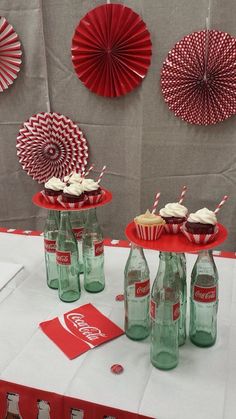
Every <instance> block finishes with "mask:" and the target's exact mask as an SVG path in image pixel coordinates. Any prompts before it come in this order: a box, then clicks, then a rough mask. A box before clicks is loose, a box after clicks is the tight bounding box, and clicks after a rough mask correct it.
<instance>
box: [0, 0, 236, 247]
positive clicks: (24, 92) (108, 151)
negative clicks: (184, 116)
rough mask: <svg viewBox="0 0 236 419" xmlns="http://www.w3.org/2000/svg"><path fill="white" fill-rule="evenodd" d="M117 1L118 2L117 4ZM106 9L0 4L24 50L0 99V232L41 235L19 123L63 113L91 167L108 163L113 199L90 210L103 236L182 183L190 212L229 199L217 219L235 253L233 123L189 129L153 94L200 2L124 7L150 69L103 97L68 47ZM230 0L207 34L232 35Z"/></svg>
mask: <svg viewBox="0 0 236 419" xmlns="http://www.w3.org/2000/svg"><path fill="white" fill-rule="evenodd" d="M117 2H119V1H117ZM103 3H104V1H95V0H41V1H40V0H0V16H5V17H6V18H7V19H8V21H9V22H10V23H11V24H12V25H13V26H14V28H15V30H16V32H17V33H18V35H19V37H20V40H21V42H22V45H23V65H22V68H21V71H20V73H19V76H18V78H17V80H16V81H15V83H14V84H13V86H11V87H10V88H9V89H8V90H6V91H4V92H3V93H0V197H1V205H0V225H1V226H4V227H9V228H10V227H11V228H16V227H17V228H24V229H42V228H43V224H44V219H45V215H46V211H45V210H43V209H40V208H37V207H35V206H34V205H33V204H32V203H31V198H32V195H33V194H34V193H35V192H36V191H38V190H39V189H40V186H39V185H38V184H37V183H36V182H35V181H33V180H32V179H31V178H30V177H29V176H27V174H26V173H25V172H24V171H23V169H22V168H21V166H20V164H19V162H18V158H17V156H16V148H15V145H16V137H17V134H18V131H19V128H20V125H21V124H22V122H24V121H25V120H27V119H28V118H29V117H30V116H31V115H33V114H35V113H37V112H42V111H48V110H51V111H55V112H59V113H62V114H64V115H66V116H68V117H69V118H71V119H72V120H73V121H74V122H76V123H78V124H79V126H80V127H81V129H82V130H83V132H84V135H85V137H86V138H87V140H88V144H89V150H90V151H89V153H90V162H94V163H95V164H96V167H97V170H98V171H99V169H100V168H101V167H102V166H103V165H104V164H106V165H107V167H108V169H107V174H106V175H105V176H104V182H103V184H104V186H106V187H107V188H109V189H111V190H112V192H113V195H114V199H113V201H112V203H111V204H110V205H107V206H106V207H103V208H101V209H100V210H99V211H98V216H99V219H100V222H101V224H102V226H103V229H104V233H105V235H106V236H110V237H112V238H124V228H125V226H126V224H127V222H129V221H130V220H131V219H132V218H133V217H134V216H135V215H137V214H139V213H140V212H141V211H144V210H146V209H147V208H148V207H149V206H151V204H152V202H153V198H154V195H155V193H156V191H157V190H159V191H161V193H162V195H161V199H160V207H161V206H163V205H164V204H165V203H167V202H174V201H176V199H177V197H178V195H179V193H180V190H181V187H182V186H183V185H188V192H187V195H186V200H185V204H186V206H188V208H189V210H190V211H191V212H192V211H195V210H197V209H199V208H202V207H203V206H206V207H208V208H210V209H214V208H215V206H216V205H217V203H218V202H219V201H220V200H221V198H222V196H223V195H224V194H228V195H230V200H229V201H228V203H227V204H226V205H225V207H224V208H223V209H222V211H221V212H220V213H219V217H218V218H219V221H220V222H222V223H224V224H225V225H226V226H227V228H228V229H229V230H230V234H229V239H228V241H227V242H226V243H225V244H224V245H223V246H221V247H222V248H225V249H227V250H235V247H236V245H235V244H236V234H235V229H236V228H235V219H234V217H235V212H236V211H235V210H236V202H235V193H234V191H235V183H236V133H235V132H236V116H235V117H231V118H230V119H229V120H227V121H225V122H223V123H220V124H217V125H215V126H208V127H201V126H192V125H189V124H187V123H185V122H183V121H181V120H180V119H178V118H176V117H175V116H174V114H173V113H172V112H170V111H169V109H168V107H167V105H166V104H165V103H164V100H163V98H162V94H161V91H160V70H161V66H162V63H163V61H164V59H165V57H166V55H167V53H168V51H169V50H170V49H171V48H172V47H173V46H174V44H175V43H176V42H177V41H178V40H180V39H181V38H182V37H183V36H184V35H186V34H188V33H191V32H193V31H196V30H200V29H204V28H205V24H206V23H205V22H206V16H207V13H208V4H209V1H208V0H198V1H195V0H126V1H125V2H124V1H121V2H119V3H125V4H126V5H127V6H130V7H131V8H133V9H134V10H135V11H136V12H137V13H139V14H140V15H141V16H142V17H143V19H144V21H145V22H146V24H147V26H148V28H149V31H150V33H151V38H152V43H153V56H152V63H151V67H150V69H149V72H148V75H147V77H146V79H145V80H144V81H143V83H142V85H141V86H140V87H139V88H137V89H136V90H135V91H133V92H132V93H130V94H128V95H126V96H124V97H121V98H118V99H106V98H103V97H99V96H96V95H95V94H92V93H90V91H89V90H87V89H86V88H85V87H84V86H83V84H82V83H81V82H80V80H78V78H77V76H76V75H75V73H74V70H73V66H72V63H71V56H70V47H71V38H72V35H73V33H74V29H75V27H76V25H77V24H78V22H79V20H80V19H81V18H82V17H83V16H84V15H85V13H86V12H87V11H89V10H90V9H92V8H93V7H95V6H97V5H100V4H103ZM235 16H236V2H235V0H225V1H224V2H222V1H221V0H212V13H211V27H212V28H216V29H219V30H222V31H226V32H229V33H230V34H231V35H233V36H236V25H235V23H236V22H235V20H236V18H235Z"/></svg>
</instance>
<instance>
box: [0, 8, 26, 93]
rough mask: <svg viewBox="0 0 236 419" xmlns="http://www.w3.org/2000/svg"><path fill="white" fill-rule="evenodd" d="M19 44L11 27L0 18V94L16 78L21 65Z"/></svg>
mask: <svg viewBox="0 0 236 419" xmlns="http://www.w3.org/2000/svg"><path fill="white" fill-rule="evenodd" d="M21 55H22V51H21V43H20V41H19V38H18V35H17V34H16V33H15V31H14V29H13V27H12V26H11V25H10V24H9V23H8V22H7V20H6V19H5V17H1V16H0V92H3V90H5V89H7V88H8V87H9V86H10V85H11V84H12V83H13V82H14V80H15V79H16V78H17V75H18V73H19V71H20V65H21Z"/></svg>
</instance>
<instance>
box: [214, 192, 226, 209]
mask: <svg viewBox="0 0 236 419" xmlns="http://www.w3.org/2000/svg"><path fill="white" fill-rule="evenodd" d="M227 199H228V195H225V196H224V198H223V199H222V201H221V202H220V203H219V205H217V207H216V209H215V211H214V213H215V214H217V213H218V212H219V211H220V209H221V207H222V206H223V205H224V203H225V202H226V201H227Z"/></svg>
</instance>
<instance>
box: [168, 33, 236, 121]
mask: <svg viewBox="0 0 236 419" xmlns="http://www.w3.org/2000/svg"><path fill="white" fill-rule="evenodd" d="M161 87H162V93H163V96H164V100H165V102H167V104H168V106H169V108H170V109H171V110H172V111H173V112H174V113H175V115H176V116H178V117H180V118H181V119H183V120H184V121H187V122H190V123H191V124H198V125H210V124H216V123H217V122H220V121H223V120H224V119H226V118H229V117H230V116H232V115H233V114H235V113H236V38H233V37H232V36H230V35H229V34H227V33H225V32H219V31H217V30H209V31H208V30H204V31H199V32H193V33H191V34H190V35H187V36H185V37H184V38H183V39H182V40H181V41H179V42H178V43H177V44H176V45H175V47H174V48H173V49H172V50H171V51H170V52H169V54H168V56H167V58H166V60H165V62H164V64H163V68H162V73H161Z"/></svg>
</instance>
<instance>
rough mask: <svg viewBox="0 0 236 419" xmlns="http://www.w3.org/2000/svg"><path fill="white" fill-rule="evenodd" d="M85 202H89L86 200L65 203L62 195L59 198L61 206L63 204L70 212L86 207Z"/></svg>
mask: <svg viewBox="0 0 236 419" xmlns="http://www.w3.org/2000/svg"><path fill="white" fill-rule="evenodd" d="M85 201H87V200H86V199H84V200H83V201H77V202H64V201H63V197H62V195H60V196H59V197H58V202H59V204H61V206H62V207H63V208H65V209H68V210H70V209H80V208H82V206H83V205H84V203H85Z"/></svg>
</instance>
